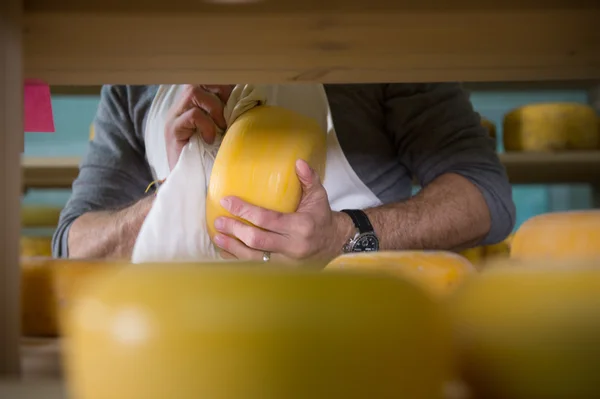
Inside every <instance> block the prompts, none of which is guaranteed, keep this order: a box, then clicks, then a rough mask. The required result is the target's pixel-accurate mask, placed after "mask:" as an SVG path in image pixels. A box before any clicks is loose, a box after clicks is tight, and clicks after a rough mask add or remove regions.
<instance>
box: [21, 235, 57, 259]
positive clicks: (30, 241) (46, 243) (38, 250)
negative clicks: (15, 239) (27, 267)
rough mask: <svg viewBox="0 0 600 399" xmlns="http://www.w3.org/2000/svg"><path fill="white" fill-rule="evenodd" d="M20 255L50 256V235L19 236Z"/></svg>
mask: <svg viewBox="0 0 600 399" xmlns="http://www.w3.org/2000/svg"><path fill="white" fill-rule="evenodd" d="M20 246H21V248H20V253H21V256H27V257H34V256H52V237H36V236H21V239H20Z"/></svg>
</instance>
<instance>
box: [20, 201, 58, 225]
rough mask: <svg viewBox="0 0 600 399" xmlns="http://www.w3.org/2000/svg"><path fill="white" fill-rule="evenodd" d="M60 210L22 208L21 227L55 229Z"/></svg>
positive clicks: (41, 207) (37, 207)
mask: <svg viewBox="0 0 600 399" xmlns="http://www.w3.org/2000/svg"><path fill="white" fill-rule="evenodd" d="M60 212H61V208H57V207H49V206H30V205H28V206H22V207H21V227H55V226H56V225H57V224H58V219H59V217H60Z"/></svg>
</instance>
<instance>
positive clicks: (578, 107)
mask: <svg viewBox="0 0 600 399" xmlns="http://www.w3.org/2000/svg"><path fill="white" fill-rule="evenodd" d="M597 118H598V117H597V115H596V111H595V110H594V109H593V108H592V107H591V106H588V105H585V104H577V103H550V104H532V105H526V106H523V107H520V108H517V109H515V110H513V111H511V112H509V113H508V114H506V115H505V117H504V128H503V138H504V148H505V150H506V151H537V152H548V151H561V150H594V149H597V148H598V147H599V144H600V135H599V134H598V119H597Z"/></svg>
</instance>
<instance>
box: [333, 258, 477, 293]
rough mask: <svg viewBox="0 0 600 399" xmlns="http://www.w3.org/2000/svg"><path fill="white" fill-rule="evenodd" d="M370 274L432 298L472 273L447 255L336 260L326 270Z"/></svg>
mask: <svg viewBox="0 0 600 399" xmlns="http://www.w3.org/2000/svg"><path fill="white" fill-rule="evenodd" d="M334 269H342V270H369V271H379V272H385V273H388V274H391V275H395V276H397V277H400V278H404V279H408V280H410V281H412V282H413V283H415V284H418V285H419V286H421V287H422V288H424V289H425V290H426V291H427V292H430V293H432V294H433V295H435V296H443V295H446V294H448V293H449V292H452V290H454V289H455V288H456V287H457V286H458V285H459V284H460V283H462V282H463V280H465V278H466V277H467V276H469V275H470V274H471V273H473V272H474V271H475V268H474V267H473V265H472V264H471V263H470V262H469V261H468V260H467V259H466V258H465V257H463V256H461V255H459V254H456V253H454V252H446V251H381V252H374V253H368V252H363V253H354V254H345V255H341V256H338V257H337V258H335V259H334V260H332V261H331V262H330V263H329V264H328V265H327V268H326V270H334Z"/></svg>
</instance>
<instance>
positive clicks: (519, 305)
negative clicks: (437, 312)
mask: <svg viewBox="0 0 600 399" xmlns="http://www.w3.org/2000/svg"><path fill="white" fill-rule="evenodd" d="M448 304H449V308H450V311H451V314H452V316H453V320H454V322H455V333H456V339H457V341H456V342H457V345H458V347H459V349H460V357H461V359H462V370H463V377H464V379H465V380H466V381H467V383H468V384H469V385H470V387H471V388H472V389H473V390H474V391H475V392H474V396H473V397H477V398H486V399H504V398H511V399H532V398H544V399H564V398H577V399H594V398H598V397H600V384H598V370H599V367H600V318H599V317H598V315H599V310H600V262H599V261H595V262H588V263H577V264H575V263H573V262H564V263H556V262H547V261H543V262H539V263H535V262H530V261H527V262H522V263H516V262H511V261H508V260H505V261H502V262H499V263H497V264H495V265H494V266H491V267H490V268H489V269H486V270H485V271H483V272H482V273H481V274H479V275H478V276H477V278H474V279H470V280H469V281H468V282H466V283H465V284H464V285H463V286H461V287H460V288H459V289H458V290H457V291H456V292H455V294H454V295H453V296H452V298H450V301H449V302H448Z"/></svg>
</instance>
